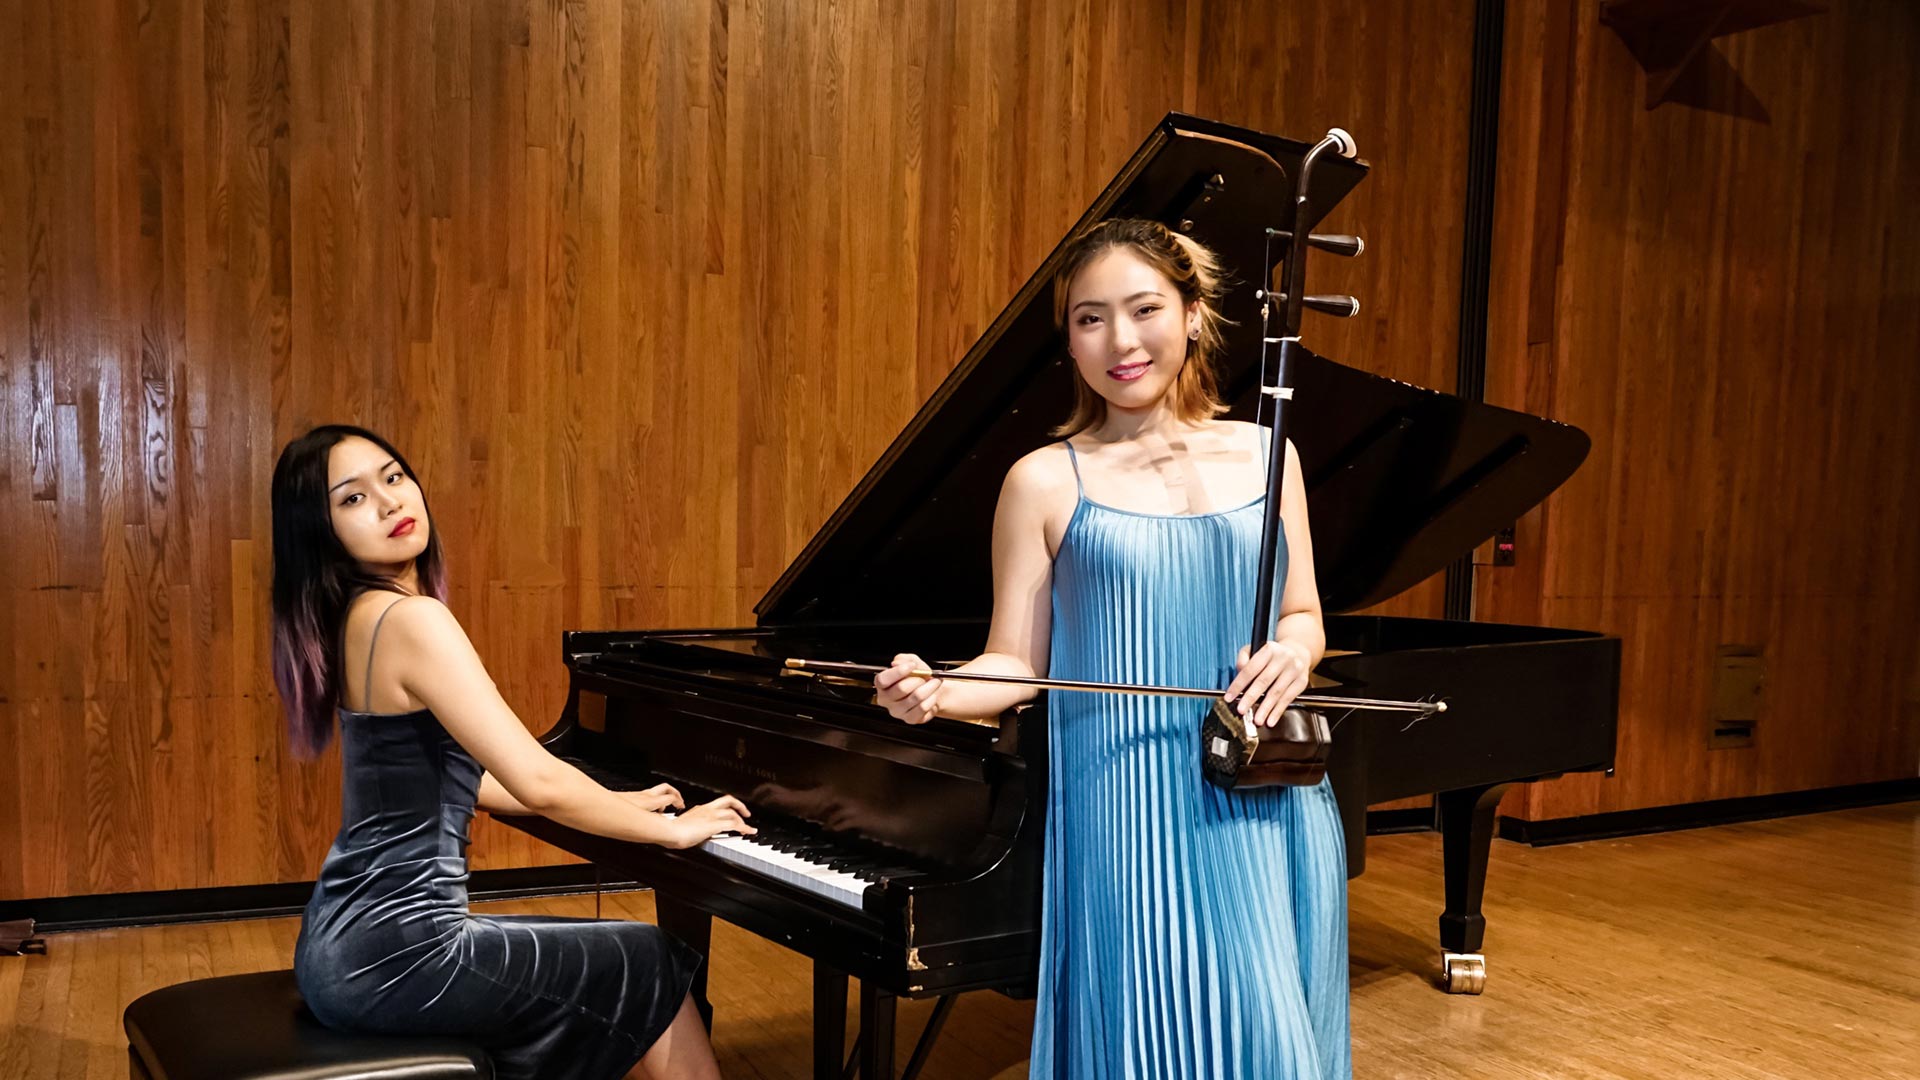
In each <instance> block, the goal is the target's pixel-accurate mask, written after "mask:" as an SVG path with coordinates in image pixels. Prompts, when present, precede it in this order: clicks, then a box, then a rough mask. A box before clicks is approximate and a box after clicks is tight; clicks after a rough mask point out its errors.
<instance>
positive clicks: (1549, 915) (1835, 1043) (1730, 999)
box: [0, 803, 1920, 1080]
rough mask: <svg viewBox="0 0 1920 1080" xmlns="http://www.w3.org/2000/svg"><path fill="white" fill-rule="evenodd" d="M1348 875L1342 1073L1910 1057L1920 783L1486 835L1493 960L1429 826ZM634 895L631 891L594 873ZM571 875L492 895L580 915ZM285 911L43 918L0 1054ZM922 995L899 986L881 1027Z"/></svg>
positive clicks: (803, 1010)
mask: <svg viewBox="0 0 1920 1080" xmlns="http://www.w3.org/2000/svg"><path fill="white" fill-rule="evenodd" d="M1369 852H1370V854H1369V859H1370V865H1369V867H1368V870H1367V873H1366V875H1365V876H1363V877H1361V878H1360V879H1358V880H1357V881H1355V882H1354V884H1353V893H1352V946H1353V1041H1354V1061H1355V1075H1356V1076H1358V1077H1361V1078H1371V1077H1460V1076H1469V1075H1471V1076H1476V1077H1529V1078H1531V1077H1606V1078H1621V1077H1659V1078H1667V1077H1687V1078H1693V1077H1737V1078H1749V1077H1768V1078H1773V1077H1792V1078H1796V1080H1797V1078H1804V1077H1844V1078H1847V1080H1864V1078H1868V1077H1906V1078H1912V1077H1920V803H1906V804H1899V805H1894V806H1886V807H1877V808H1872V809H1865V810H1853V811H1846V812H1841V813H1832V814H1823V815H1816V816H1810V817H1800V818H1788V819H1782V820H1777V821H1769V822H1759V823H1754V824H1748V825H1735V826H1727V827H1723V828H1717V829H1702V830H1695V831H1690V832H1681V833H1668V834H1665V835H1659V836H1646V837H1636V838H1633V839H1629V840H1615V841H1602V842H1595V843H1589V844H1580V845H1573V846H1568V847H1556V848H1541V849H1531V848H1526V847H1521V846H1519V845H1515V844H1504V843H1503V844H1496V845H1495V851H1494V863H1493V870H1492V873H1491V876H1490V879H1489V897H1488V901H1487V907H1486V912H1487V918H1488V926H1489V933H1488V953H1487V957H1488V982H1487V990H1486V993H1485V995H1484V996H1481V997H1454V996H1449V995H1446V994H1443V993H1441V992H1439V991H1438V990H1436V989H1435V988H1434V987H1433V985H1432V984H1431V982H1430V979H1431V977H1432V976H1433V974H1434V969H1435V967H1436V961H1437V956H1436V954H1435V947H1434V945H1433V940H1434V937H1433V935H1434V919H1435V917H1436V916H1437V915H1438V911H1439V896H1440V875H1439V844H1438V841H1437V838H1436V837H1434V836H1432V835H1430V834H1419V835H1410V836H1392V837H1376V838H1375V839H1374V840H1373V842H1372V843H1371V845H1370V847H1369ZM603 901H604V905H605V911H606V912H607V913H608V914H610V915H620V916H626V917H633V918H649V917H651V915H652V910H653V905H652V901H651V898H650V897H649V895H648V894H645V893H627V894H618V895H612V894H610V895H608V896H606V897H604V898H603ZM593 905H594V900H593V898H592V897H590V896H589V897H569V898H561V899H554V900H540V901H521V902H514V903H507V904H496V905H488V907H489V909H490V910H494V911H508V912H536V911H537V912H549V913H554V914H565V915H591V914H592V913H593ZM296 928H297V924H296V922H295V921H294V920H292V919H271V920H257V921H250V922H237V923H213V924H201V925H191V926H174V927H162V928H154V929H144V930H118V931H104V932H96V933H86V934H67V935H56V936H54V937H53V938H51V939H50V941H49V948H48V955H47V956H45V957H21V958H0V1080H15V1078H33V1080H41V1078H48V1080H67V1078H74V1080H78V1078H81V1077H88V1078H106V1077H123V1076H125V1075H126V1059H125V1048H124V1043H123V1042H122V1040H121V1034H120V1027H119V1017H120V1010H121V1008H122V1007H123V1006H124V1005H125V1004H126V1002H127V1001H129V1000H130V999H132V998H133V997H135V996H137V995H139V994H141V993H143V992H145V991H146V990H149V989H152V988H154V987H157V986H161V985H164V984H167V983H171V982H176V981H179V980H182V979H187V978H192V977H196V976H203V975H212V974H227V973H236V972H244V971H253V970H258V969H262V968H269V967H279V966H284V965H286V964H288V963H289V962H290V957H291V955H292V949H293V938H294V934H295V931H296ZM808 972H809V968H808V965H807V964H806V963H805V962H803V961H802V960H801V959H800V958H799V957H797V956H796V955H795V954H792V953H789V952H787V951H785V950H783V949H780V948H777V947H775V946H772V945H769V944H767V943H766V942H764V941H762V940H760V939H759V938H756V937H752V936H751V935H748V934H745V933H743V932H739V931H735V930H732V929H731V928H730V927H727V926H724V925H719V926H716V927H715V935H714V967H713V987H712V996H713V1000H714V1004H715V1007H716V1009H717V1011H718V1017H717V1030H716V1035H715V1042H716V1045H717V1047H718V1049H719V1052H720V1057H721V1063H722V1065H723V1067H724V1068H725V1070H726V1072H727V1075H728V1076H729V1077H735V1078H739V1077H766V1078H774V1077H782V1078H784V1077H795V1078H797V1077H803V1076H805V1075H806V1072H807V1063H808V1060H809V1057H808V1048H809V1045H810V1044H809V1027H808V1024H809V1017H808V1006H809V1001H810V998H809V989H808V987H809V983H808ZM927 1011H928V1007H927V1006H926V1005H924V1004H920V1003H906V1004H904V1005H903V1008H902V1017H901V1024H900V1026H901V1039H902V1043H903V1046H902V1050H901V1054H902V1058H901V1060H902V1061H903V1062H904V1060H905V1053H906V1045H907V1044H908V1042H909V1040H910V1039H911V1038H912V1037H913V1036H914V1035H915V1034H916V1033H917V1031H918V1026H919V1022H920V1021H921V1020H922V1019H923V1018H924V1017H925V1015H926V1013H927ZM1032 1016H1033V1009H1032V1005H1031V1003H1027V1002H1015V1001H1009V1000H1007V999H1005V998H1002V997H1000V996H998V995H995V994H974V995H970V996H969V997H967V998H965V999H963V1000H962V1001H961V1002H960V1004H959V1006H958V1008H956V1009H955V1010H954V1014H953V1018H952V1021H951V1022H950V1023H949V1024H948V1027H947V1031H946V1034H945V1036H944V1037H943V1038H942V1039H941V1041H940V1044H939V1047H938V1049H937V1050H936V1051H935V1052H934V1054H933V1057H932V1059H931V1060H930V1061H929V1063H928V1066H927V1069H926V1072H925V1074H924V1075H925V1076H926V1077H928V1078H929V1080H938V1078H961V1077H983V1076H988V1075H991V1074H992V1073H994V1072H996V1071H998V1070H1000V1069H1002V1068H1004V1067H1006V1066H1009V1065H1011V1064H1014V1063H1016V1062H1018V1061H1019V1060H1020V1059H1021V1058H1023V1057H1025V1055H1026V1044H1027V1038H1028V1031H1029V1026H1030V1024H1031V1022H1032Z"/></svg>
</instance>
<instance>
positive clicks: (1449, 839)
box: [1434, 784, 1508, 994]
mask: <svg viewBox="0 0 1920 1080" xmlns="http://www.w3.org/2000/svg"><path fill="white" fill-rule="evenodd" d="M1507 787H1508V785H1506V784H1487V785H1484V786H1481V787H1470V788H1462V789H1460V790H1459V791H1443V792H1441V793H1440V794H1439V795H1438V796H1436V797H1435V800H1434V805H1435V807H1436V808H1437V809H1438V810H1439V812H1440V835H1441V845H1442V850H1443V851H1444V853H1445V854H1444V859H1445V863H1446V876H1447V910H1446V911H1445V912H1444V913H1443V914H1442V915H1441V916H1440V948H1441V958H1440V965H1441V977H1442V980H1443V982H1444V983H1445V985H1446V990H1447V993H1449V994H1478V993H1479V992H1480V991H1481V990H1483V989H1485V988H1486V984H1487V958H1486V957H1485V956H1484V955H1482V954H1481V952H1480V947H1481V944H1482V942H1484V941H1485V939H1486V936H1487V918H1486V916H1485V915H1482V914H1481V913H1480V901H1481V898H1482V897H1483V895H1484V894H1485V892H1486V885H1487V859H1488V857H1489V855H1491V853H1492V849H1493V815H1494V811H1495V810H1498V809H1499V808H1500V796H1502V795H1504V794H1506V791H1507Z"/></svg>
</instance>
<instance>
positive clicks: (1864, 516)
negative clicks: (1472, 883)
mask: <svg viewBox="0 0 1920 1080" xmlns="http://www.w3.org/2000/svg"><path fill="white" fill-rule="evenodd" d="M1829 6H1830V8H1831V10H1830V11H1829V12H1828V13H1826V14H1823V15H1818V16H1814V17H1811V18H1804V19H1799V20H1795V21H1793V22H1789V23H1785V24H1782V25H1779V26H1775V27H1770V28H1766V29H1763V30H1757V31H1752V32H1749V33H1745V34H1740V35H1736V36H1733V37H1729V38H1723V39H1721V40H1720V41H1719V42H1717V43H1716V44H1717V47H1719V48H1721V49H1722V50H1723V51H1724V52H1725V53H1726V55H1727V56H1728V58H1729V60H1730V62H1731V63H1730V66H1731V68H1732V69H1733V70H1734V71H1735V72H1737V73H1738V74H1739V76H1740V77H1741V78H1742V79H1743V80H1744V81H1745V82H1746V83H1747V84H1749V85H1750V86H1751V87H1752V88H1753V89H1754V91H1755V93H1756V94H1757V95H1758V97H1759V98H1760V99H1761V101H1762V102H1763V103H1764V104H1765V106H1766V107H1767V109H1768V110H1769V111H1770V113H1771V119H1770V122H1768V123H1764V124H1762V123H1754V122H1751V121H1746V120H1739V119H1733V118H1730V117H1727V116H1724V115H1719V114H1715V113H1709V112H1703V111H1700V110H1697V109H1689V108H1683V107H1679V106H1671V105H1670V106H1665V107H1662V108H1660V109H1657V110H1655V111H1652V112H1647V111H1645V110H1644V109H1643V108H1642V107H1641V102H1642V100H1643V96H1642V95H1643V89H1642V77H1641V75H1640V74H1639V71H1638V69H1637V68H1636V67H1635V65H1634V62H1633V60H1632V58H1631V56H1630V55H1629V54H1628V52H1627V50H1626V48H1625V47H1624V46H1623V45H1622V44H1621V42H1620V41H1619V40H1618V39H1617V38H1616V37H1615V36H1614V34H1613V33H1612V31H1610V30H1607V29H1605V28H1604V27H1602V26H1601V25H1600V24H1599V21H1598V0H1582V2H1581V3H1578V4H1563V3H1560V2H1558V0H1546V2H1525V3H1514V4H1510V5H1509V7H1508V11H1509V21H1508V51H1507V56H1508V70H1507V79H1506V85H1505V96H1504V103H1503V108H1504V113H1505V117H1506V125H1505V126H1506V130H1505V132H1504V135H1503V141H1502V143H1501V162H1500V171H1499V185H1500V187H1499V191H1500V216H1499V219H1498V221H1497V229H1498V240H1497V247H1496V253H1495V270H1494V290H1493V308H1492V314H1493V319H1492V325H1493V331H1492V338H1491V341H1490V347H1489V349H1488V357H1489V362H1488V368H1489V371H1488V387H1489V395H1490V397H1491V398H1493V399H1494V400H1498V401H1501V402H1503V403H1506V404H1510V405H1512V406H1514V407H1517V408H1523V409H1527V410H1528V411H1531V412H1537V413H1542V414H1545V415H1551V416H1556V417H1559V418H1561V419H1564V420H1567V421H1569V422H1571V423H1574V424H1578V425H1579V426H1581V427H1583V428H1585V429H1586V430H1587V431H1588V432H1589V433H1590V434H1591V435H1592V436H1593V438H1594V449H1593V454H1592V456H1591V457H1590V458H1589V459H1588V461H1587V464H1586V466H1585V467H1584V468H1583V469H1582V470H1581V471H1580V473H1579V474H1578V475H1576V476H1575V477H1574V478H1573V480H1572V481H1571V482H1570V483H1569V484H1568V485H1567V486H1566V487H1565V488H1564V489H1563V490H1562V491H1561V492H1560V493H1559V494H1557V495H1556V496H1555V497H1554V498H1553V499H1552V500H1551V501H1550V502H1549V503H1548V504H1547V505H1546V507H1545V509H1544V510H1543V511H1541V512H1536V513H1535V514H1532V515H1529V517H1528V519H1527V520H1526V521H1525V522H1523V523H1522V528H1521V531H1520V534H1519V541H1520V550H1521V559H1520V566H1519V567H1517V568H1516V569H1515V570H1513V571H1497V572H1493V573H1489V574H1486V575H1483V577H1482V579H1481V581H1482V585H1481V590H1480V594H1479V602H1480V611H1481V613H1482V615H1483V617H1493V618H1497V619H1503V620H1508V621H1516V622H1537V623H1546V624H1548V625H1558V626H1575V627H1592V628H1598V629H1605V630H1607V631H1609V632H1612V633H1616V634H1619V635H1621V637H1622V638H1623V640H1624V642H1625V649H1626V656H1625V663H1624V671H1623V672H1622V680H1621V691H1622V698H1621V717H1620V720H1621V728H1620V744H1619V770H1618V775H1617V776H1616V777H1615V778H1613V779H1611V780H1606V779H1601V778H1597V777H1577V778H1569V779H1566V780H1562V781H1558V782H1555V783H1553V784H1551V785H1544V786H1539V787H1537V788H1536V789H1535V790H1533V791H1532V792H1530V793H1527V794H1526V795H1524V796H1520V797H1515V798H1510V799H1509V800H1508V803H1507V809H1508V811H1509V812H1515V810H1516V805H1517V807H1518V812H1519V813H1522V814H1523V815H1524V816H1528V817H1533V818H1552V817H1564V816H1569V815H1575V814H1583V813H1595V812H1603V811H1611V810H1623V809H1631V808H1638V807H1646V806H1661V805H1670V804H1676V803H1685V802H1693V801H1699V800H1704V799H1717V798H1730V797H1738V796H1746V795H1759V794H1768V793H1773V792H1781V791H1793V790H1802V789H1808V788H1816V787H1825V786H1833V785H1841V784H1849V783H1858V782H1865V781H1873V780H1885V779H1891V778H1896V777H1911V776H1913V775H1915V771H1916V767H1917V763H1920V630H1917V629H1916V624H1915V622H1914V619H1913V611H1914V610H1915V606H1916V603H1920V542H1917V541H1916V539H1915V537H1916V535H1917V533H1920V487H1916V486H1915V484H1914V482H1913V479H1912V474H1913V470H1914V467H1915V465H1916V463H1920V434H1916V427H1915V425H1914V423H1913V417H1914V415H1915V414H1916V412H1920V363H1916V360H1920V254H1916V252H1920V215H1916V214H1915V213H1914V211H1913V208H1914V206H1915V205H1916V202H1917V201H1920V181H1917V180H1916V179H1915V177H1916V176H1917V175H1920V83H1916V80H1915V75H1914V69H1913V64H1912V59H1913V57H1914V56H1915V55H1920V11H1916V9H1915V8H1914V7H1913V6H1912V5H1911V4H1908V3H1904V2H1900V0H1837V2H1835V3H1833V4H1831V5H1829ZM1721 644H1745V645H1757V646H1760V647H1761V648H1762V649H1763V652H1764V656H1765V662H1766V685H1765V689H1764V692H1763V696H1762V705H1761V712H1760V715H1759V719H1758V722H1757V725H1756V737H1755V742H1754V745H1753V746H1752V747H1751V748H1749V749H1728V750H1716V751H1711V752H1710V751H1708V749H1707V732H1708V710H1709V703H1710V693H1711V675H1712V668H1713V662H1714V651H1715V648H1716V646H1718V645H1721ZM1550 719H1551V718H1543V721H1545V722H1550Z"/></svg>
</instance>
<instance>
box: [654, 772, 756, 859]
mask: <svg viewBox="0 0 1920 1080" xmlns="http://www.w3.org/2000/svg"><path fill="white" fill-rule="evenodd" d="M659 786H660V787H665V786H666V785H665V784H662V785H659ZM676 794H677V793H676ZM660 813H661V814H662V815H663V816H664V817H666V818H668V819H669V821H670V822H671V823H672V828H671V829H669V830H668V833H667V835H668V839H667V841H666V842H665V843H664V844H663V845H662V846H664V847H670V848H682V849H684V848H691V847H699V846H701V845H702V844H705V843H707V842H708V841H710V840H712V839H713V838H714V837H716V836H720V835H722V834H726V835H731V836H752V835H753V834H754V833H757V832H759V831H760V830H758V829H756V828H754V827H753V826H751V825H749V824H747V819H748V818H750V817H752V816H753V811H751V810H749V809H747V806H746V804H745V803H743V802H741V801H740V800H739V799H736V798H734V797H733V796H731V795H722V796H720V797H719V798H717V799H715V800H713V801H712V802H707V803H701V804H700V805H699V806H696V807H694V808H693V809H691V810H678V811H676V810H662V811H660Z"/></svg>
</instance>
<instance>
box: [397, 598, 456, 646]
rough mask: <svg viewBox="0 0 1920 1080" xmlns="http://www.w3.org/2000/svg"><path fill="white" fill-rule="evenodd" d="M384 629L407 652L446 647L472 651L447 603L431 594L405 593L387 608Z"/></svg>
mask: <svg viewBox="0 0 1920 1080" xmlns="http://www.w3.org/2000/svg"><path fill="white" fill-rule="evenodd" d="M386 618H387V621H386V632H387V633H388V634H391V635H393V637H394V638H395V639H396V640H398V641H400V642H403V643H404V646H405V647H406V648H407V649H408V650H409V651H414V652H419V653H427V654H432V653H440V652H444V651H446V650H449V649H458V650H460V651H463V652H471V651H472V649H473V645H472V644H471V643H470V642H469V641H468V640H467V632H466V631H465V630H463V629H461V627H460V620H458V619H456V618H454V617H453V612H452V611H450V610H448V608H447V605H445V604H443V603H441V602H440V601H439V600H436V599H434V598H433V597H431V596H407V597H402V598H401V599H400V600H398V601H396V602H395V603H394V604H393V606H392V607H390V608H388V609H387V616H386Z"/></svg>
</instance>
